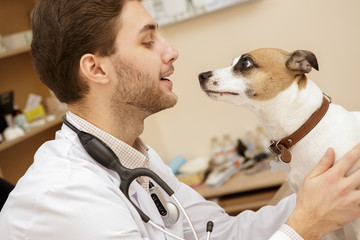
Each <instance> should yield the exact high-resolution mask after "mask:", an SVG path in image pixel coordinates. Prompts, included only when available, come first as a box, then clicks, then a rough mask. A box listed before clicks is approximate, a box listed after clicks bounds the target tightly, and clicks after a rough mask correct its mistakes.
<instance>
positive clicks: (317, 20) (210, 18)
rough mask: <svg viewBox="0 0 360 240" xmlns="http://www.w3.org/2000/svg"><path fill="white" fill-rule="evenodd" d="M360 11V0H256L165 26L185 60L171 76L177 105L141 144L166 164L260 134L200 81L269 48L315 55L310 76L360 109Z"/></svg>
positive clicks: (153, 122) (153, 120) (243, 112)
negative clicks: (226, 139) (217, 143)
mask: <svg viewBox="0 0 360 240" xmlns="http://www.w3.org/2000/svg"><path fill="white" fill-rule="evenodd" d="M359 11H360V1H359V0H346V1H343V0H331V1H328V0H316V1H313V0H253V1H249V2H247V3H243V4H239V5H236V6H234V7H230V8H227V9H224V10H220V11H217V12H214V13H210V14H207V15H204V16H201V17H197V18H194V19H191V20H187V21H184V22H180V23H176V24H173V25H170V26H165V27H162V28H161V33H162V34H163V36H164V37H165V38H167V39H168V41H169V42H170V43H171V44H172V45H173V46H174V47H175V48H176V49H177V50H178V51H179V53H180V55H179V58H178V60H177V61H176V62H175V64H174V66H175V74H174V75H173V76H172V77H171V79H172V81H173V82H174V92H175V93H176V94H177V95H178V97H179V100H178V104H177V105H176V106H175V107H174V108H172V109H168V110H165V111H163V112H160V113H158V114H155V115H154V116H151V117H149V118H148V119H147V120H146V122H145V131H144V133H143V134H142V138H143V139H144V140H145V141H146V142H147V143H148V144H149V145H150V146H152V147H153V148H154V149H155V150H156V151H157V152H158V153H159V154H160V156H162V158H163V160H164V161H165V162H168V161H170V160H171V159H173V158H174V157H175V156H177V155H183V156H185V157H186V158H187V159H191V158H194V157H198V156H206V155H208V153H209V149H210V139H211V138H212V137H214V136H217V137H221V136H223V135H224V134H230V135H231V136H232V137H233V138H238V137H242V136H244V134H245V132H246V131H248V130H254V129H255V128H256V126H258V125H259V123H258V120H257V118H256V117H255V116H254V115H253V114H252V113H251V112H250V111H249V110H247V109H245V108H241V107H235V106H233V105H230V104H228V103H225V102H217V101H213V100H211V99H210V98H208V97H207V96H206V95H205V94H204V93H203V92H202V91H201V89H200V86H199V83H198V80H197V75H198V73H200V72H203V71H207V70H211V69H216V68H220V67H226V66H229V65H230V63H231V62H232V60H233V58H234V57H236V56H239V55H241V54H243V53H245V52H247V51H250V50H252V49H256V48H263V47H275V48H282V49H284V50H287V51H293V50H296V49H306V50H310V51H312V52H314V53H315V55H316V56H317V58H318V62H319V67H320V71H319V72H316V71H315V70H313V71H312V72H311V73H310V74H309V77H310V78H311V79H312V80H313V81H314V82H315V83H317V84H318V85H319V87H320V88H322V89H323V91H324V92H326V93H328V94H329V95H330V96H331V97H332V99H333V101H334V102H335V103H337V104H340V105H343V106H344V107H345V108H347V109H348V110H360V94H359V89H360V76H359V72H358V71H359V69H360V61H359V58H360V14H359V13H360V12H359Z"/></svg>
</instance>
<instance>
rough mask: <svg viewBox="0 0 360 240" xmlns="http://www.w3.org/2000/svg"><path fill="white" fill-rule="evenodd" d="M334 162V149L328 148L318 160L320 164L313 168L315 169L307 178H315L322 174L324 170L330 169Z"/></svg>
mask: <svg viewBox="0 0 360 240" xmlns="http://www.w3.org/2000/svg"><path fill="white" fill-rule="evenodd" d="M334 161H335V153H334V149H332V148H328V149H327V150H326V153H325V155H324V156H323V157H322V158H321V159H320V162H319V163H318V164H317V165H316V166H315V168H314V169H313V170H312V171H311V172H310V173H309V175H308V178H313V177H317V176H319V175H320V174H323V173H324V172H325V171H326V170H328V169H329V168H331V166H332V165H333V164H334Z"/></svg>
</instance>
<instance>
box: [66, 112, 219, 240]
mask: <svg viewBox="0 0 360 240" xmlns="http://www.w3.org/2000/svg"><path fill="white" fill-rule="evenodd" d="M62 121H63V123H64V124H65V125H66V126H68V127H69V128H70V129H71V130H73V131H74V132H75V133H76V134H77V136H78V138H79V140H80V142H81V144H82V146H83V147H84V149H85V150H86V152H87V153H88V154H89V155H90V156H91V157H92V158H93V159H94V160H95V161H97V162H98V163H100V164H101V165H102V166H104V167H105V168H108V169H111V170H113V171H115V172H116V173H117V174H118V175H119V177H120V180H121V181H120V190H121V192H122V193H123V194H124V195H125V197H126V198H127V199H128V200H129V201H130V202H131V204H132V205H133V206H134V208H135V209H136V211H137V212H138V213H139V215H140V217H141V219H142V220H143V221H144V222H145V223H149V224H151V225H152V226H153V227H155V228H157V229H158V230H159V231H161V232H163V233H165V234H167V235H169V236H171V237H173V238H176V239H179V240H184V239H183V238H180V237H178V236H176V235H174V234H173V233H171V232H169V231H167V230H165V229H163V228H162V227H160V226H158V225H157V224H155V223H154V222H153V221H151V219H150V218H149V217H148V216H147V215H146V214H145V213H144V212H143V211H142V210H141V209H140V208H138V206H136V205H135V204H134V203H133V201H131V200H130V197H129V188H130V184H131V183H132V182H133V181H134V180H135V179H137V178H138V177H141V176H147V177H149V178H151V179H152V180H153V181H154V182H155V183H157V184H158V185H159V186H160V187H161V188H162V189H163V190H164V191H165V192H166V193H167V194H168V195H169V197H172V198H173V199H174V200H175V202H176V203H177V205H178V206H179V208H180V209H181V211H182V212H183V213H184V215H185V217H186V219H187V221H188V223H189V225H190V227H191V229H192V231H193V234H194V237H195V239H196V240H198V239H199V237H198V236H197V233H196V231H195V228H194V225H193V224H192V222H191V220H190V218H189V216H188V214H187V213H186V211H185V209H184V207H183V206H182V204H181V203H180V202H179V200H178V199H177V198H176V197H175V195H174V191H173V190H172V189H171V188H170V187H169V185H167V184H166V182H165V181H164V180H162V179H161V178H160V177H159V176H158V175H157V174H156V173H154V172H153V171H151V170H150V169H147V168H135V169H129V168H126V167H124V166H123V165H122V164H121V162H120V160H119V158H118V157H117V156H116V154H115V153H114V152H113V151H112V150H111V149H110V147H109V146H107V145H106V144H105V143H104V142H103V141H102V140H100V139H99V138H97V137H95V136H93V135H91V134H90V133H87V132H84V131H80V130H79V129H77V128H76V127H75V126H74V125H72V124H71V123H70V122H69V121H68V120H67V119H66V116H64V117H63V119H62ZM156 205H157V204H156ZM159 211H160V210H159ZM177 212H178V210H177ZM174 218H175V219H176V220H175V222H176V221H177V219H178V217H174ZM212 226H213V223H212V222H211V221H209V222H208V224H207V228H206V230H207V232H208V239H209V237H210V233H211V231H212Z"/></svg>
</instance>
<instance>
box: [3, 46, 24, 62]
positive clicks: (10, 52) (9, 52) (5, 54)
mask: <svg viewBox="0 0 360 240" xmlns="http://www.w3.org/2000/svg"><path fill="white" fill-rule="evenodd" d="M29 51H30V46H24V47H20V48H16V49H11V50H6V51H5V52H0V59H2V58H7V57H11V56H15V55H18V54H21V53H25V52H29Z"/></svg>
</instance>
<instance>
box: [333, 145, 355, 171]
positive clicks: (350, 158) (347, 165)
mask: <svg viewBox="0 0 360 240" xmlns="http://www.w3.org/2000/svg"><path fill="white" fill-rule="evenodd" d="M359 159H360V144H358V145H356V146H355V147H354V148H353V149H351V151H350V152H348V153H346V154H345V155H344V156H343V157H341V158H340V159H339V161H337V162H336V163H335V165H334V170H336V171H339V172H340V173H341V174H342V175H343V176H345V174H346V173H347V172H348V171H349V170H350V169H351V168H352V167H353V166H354V164H355V163H356V162H357V161H358V160H359ZM340 163H341V164H340Z"/></svg>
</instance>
